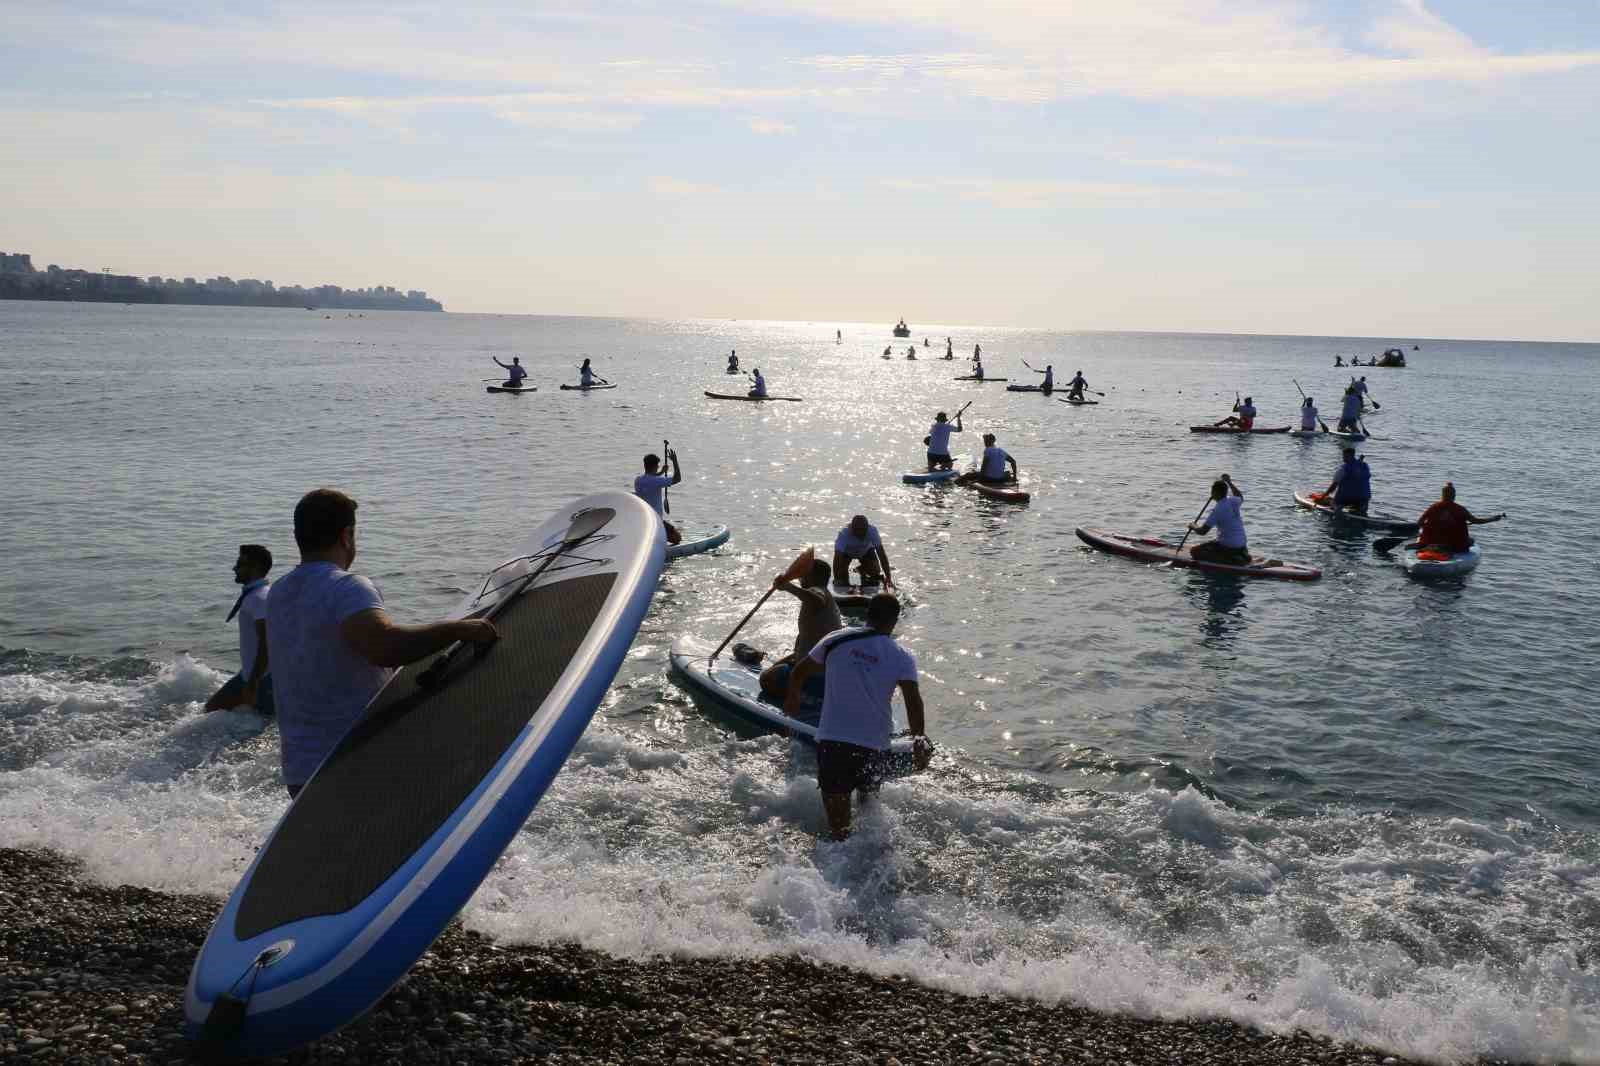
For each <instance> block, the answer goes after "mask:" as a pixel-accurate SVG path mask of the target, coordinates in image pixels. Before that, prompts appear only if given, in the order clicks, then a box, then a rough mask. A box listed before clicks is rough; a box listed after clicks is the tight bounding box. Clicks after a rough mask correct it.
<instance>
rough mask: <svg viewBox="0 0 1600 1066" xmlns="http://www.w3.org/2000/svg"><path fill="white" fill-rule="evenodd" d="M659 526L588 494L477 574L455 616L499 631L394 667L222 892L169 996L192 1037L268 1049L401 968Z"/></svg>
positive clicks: (336, 1017) (468, 883)
mask: <svg viewBox="0 0 1600 1066" xmlns="http://www.w3.org/2000/svg"><path fill="white" fill-rule="evenodd" d="M664 541H665V536H664V533H663V530H662V527H661V521H660V519H659V518H657V517H656V514H655V512H654V511H653V510H651V509H650V507H649V506H648V505H647V504H645V502H644V501H643V500H640V499H639V498H638V497H636V496H634V495H633V494H631V493H624V492H602V493H596V494H595V495H592V496H586V497H584V498H582V499H580V500H577V501H575V502H574V503H572V504H570V505H568V506H567V507H564V508H562V510H561V512H560V513H559V514H557V515H556V516H554V517H553V518H551V519H550V520H549V521H547V522H545V523H544V524H543V525H541V526H539V527H538V529H537V530H536V531H535V532H534V533H533V534H532V535H531V536H529V537H528V538H527V539H526V540H525V541H524V542H523V543H522V544H521V545H519V546H518V547H517V548H516V549H515V550H514V551H513V552H512V553H511V555H510V557H509V558H507V559H506V560H505V561H504V562H501V563H499V565H497V566H495V567H494V568H493V569H492V570H490V571H489V572H488V574H487V575H486V576H485V577H484V579H483V580H482V581H481V582H474V587H475V591H474V592H473V593H471V594H469V595H468V596H467V597H466V599H464V600H463V601H462V602H461V603H460V604H459V605H458V606H457V608H456V610H455V611H454V612H453V614H452V617H458V618H459V617H466V616H469V615H472V616H477V615H488V616H489V617H491V618H492V619H493V621H494V623H495V625H496V626H497V627H498V628H499V630H500V634H501V637H500V640H499V642H497V643H496V644H494V645H493V646H491V647H490V648H488V649H487V650H486V651H484V652H483V653H481V654H474V653H473V652H472V651H471V650H467V651H464V652H463V653H462V654H459V655H456V656H453V657H447V656H446V655H445V654H443V653H441V654H440V655H436V656H430V657H429V658H428V659H426V660H424V661H422V662H418V663H413V664H411V665H409V666H405V667H402V668H401V669H399V670H397V671H396V672H395V674H394V676H393V677H392V678H391V679H390V681H389V683H388V684H387V685H386V686H385V687H384V688H383V689H382V690H381V691H380V692H379V693H378V695H377V696H375V697H374V698H373V700H372V703H371V704H370V705H369V706H368V708H367V711H366V714H365V716H364V717H363V718H362V719H361V720H360V721H359V722H358V723H357V724H356V725H355V726H354V727H353V728H352V729H351V730H350V732H349V733H348V734H346V735H345V737H344V738H343V739H342V740H341V741H340V742H339V743H338V745H337V746H336V747H335V748H334V750H333V751H332V752H331V753H330V754H329V755H328V757H327V759H325V760H324V761H323V763H322V765H321V767H319V768H318V770H317V772H316V773H315V774H314V775H313V776H312V778H311V780H310V781H308V782H307V783H306V786H305V788H304V789H303V790H302V791H301V793H300V795H299V797H298V798H297V799H295V800H294V802H293V803H291V804H290V806H289V809H288V810H287V811H286V812H285V813H284V815H283V817H282V819H280V820H279V822H278V825H277V827H276V828H274V829H273V831H272V834H271V835H270V836H269V837H268V838H267V840H266V843H264V844H263V845H262V846H261V848H260V850H259V851H257V853H256V855H255V858H254V860H253V861H252V862H251V863H250V866H249V868H248V869H247V870H246V871H245V874H244V878H243V879H242V880H241V881H240V882H239V885H238V887H237V888H235V889H234V890H233V894H232V895H231V896H230V897H229V898H228V902H227V905H226V906H225V907H224V908H223V910H222V914H221V915H220V916H219V917H218V918H217V921H216V924H215V925H213V926H212V928H211V932H210V934H209V935H208V936H207V937H206V942H205V945H204V946H203V947H202V948H201V949H200V955H199V957H198V958H197V959H196V960H195V964H194V970H193V972H192V973H191V974H190V976H189V984H188V989H187V991H186V993H185V997H184V1012H185V1015H186V1018H187V1033H188V1035H189V1036H190V1037H191V1038H192V1039H195V1040H197V1041H198V1042H200V1044H201V1048H200V1049H199V1050H200V1051H201V1053H202V1054H205V1055H209V1056H215V1057H227V1058H237V1057H252V1058H254V1057H265V1056H271V1055H281V1054H283V1053H285V1052H287V1051H290V1050H292V1049H294V1048H296V1047H299V1046H301V1045H303V1044H306V1043H309V1042H310V1041H312V1040H316V1039H317V1038H319V1037H322V1036H325V1035H327V1034H329V1033H331V1032H333V1031H334V1030H336V1029H338V1028H339V1027H340V1026H342V1025H345V1024H346V1023H348V1022H350V1021H352V1020H354V1019H355V1018H357V1017H359V1016H360V1015H361V1014H362V1013H364V1012H365V1011H366V1010H367V1009H368V1008H370V1007H371V1006H372V1005H373V1004H374V1003H376V1002H377V1001H378V1000H379V999H380V998H381V997H382V996H383V994H384V993H385V992H386V991H387V990H388V989H389V988H390V986H392V985H393V984H394V983H395V982H396V981H398V980H399V979H400V978H401V977H402V976H404V974H405V972H406V970H407V969H409V968H410V967H411V965H412V963H414V962H416V960H417V958H418V957H419V956H421V954H422V953H423V952H424V951H426V950H427V949H428V946H429V945H430V944H432V943H433V941H434V939H435V938H436V937H437V936H438V935H439V933H440V932H441V931H442V930H443V929H444V927H445V925H446V924H447V923H448V922H449V921H450V919H451V918H453V917H454V916H455V915H456V913H457V912H458V911H460V909H461V908H462V906H463V905H464V904H465V903H466V902H467V900H468V899H469V898H470V897H471V896H472V893H473V892H474V891H475V890H476V889H477V887H478V885H479V884H480V883H481V882H482V881H483V879H484V877H485V876H486V875H487V874H488V872H489V870H490V868H491V867H492V866H493V865H494V864H495V861H496V860H497V859H499V857H500V855H501V853H502V852H503V851H504V850H505V848H506V846H507V845H508V844H509V843H510V842H511V840H512V838H513V837H514V836H516V834H517V832H518V831H519V830H520V829H521V827H522V824H523V822H525V821H526V820H527V818H528V815H529V813H530V812H531V811H532V810H533V808H534V805H535V804H537V803H538V802H539V799H540V797H541V796H543V795H544V792H545V789H546V788H547V787H548V786H549V784H550V782H551V780H552V779H553V778H554V777H555V776H556V773H557V772H558V771H559V770H560V769H561V766H562V764H563V763H564V762H565V761H566V759H567V756H568V755H569V754H570V753H571V751H572V748H573V745H574V744H576V743H577V741H578V738H579V736H580V735H582V733H583V731H584V729H585V727H587V726H588V724H589V719H590V718H591V717H592V716H593V714H594V711H595V708H596V707H597V706H598V705H599V703H600V701H601V699H603V698H604V696H605V693H606V690H607V688H608V687H609V686H610V684H611V680H612V678H613V677H614V676H615V674H616V672H617V669H618V667H620V666H621V665H622V662H623V658H624V656H625V655H626V654H627V651H628V646H629V645H630V644H631V643H632V642H633V638H634V635H635V634H636V633H637V632H638V629H639V623H640V622H641V621H642V620H643V618H644V614H645V610H646V609H647V608H648V607H649V605H650V597H651V594H652V593H653V592H654V590H655V588H656V584H657V581H658V579H659V578H660V575H661V568H662V565H663V563H664V561H665V560H664V548H665V545H664ZM441 661H443V663H444V665H443V666H442V667H440V665H439V664H440V663H441ZM430 671H431V672H430ZM424 673H429V676H430V677H432V678H433V683H432V684H426V685H425V684H424V683H422V682H420V681H419V677H421V675H423V674H424Z"/></svg>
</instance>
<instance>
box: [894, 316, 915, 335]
mask: <svg viewBox="0 0 1600 1066" xmlns="http://www.w3.org/2000/svg"><path fill="white" fill-rule="evenodd" d="M894 335H895V336H896V337H909V336H911V327H910V326H908V325H906V320H905V319H903V318H902V319H901V320H900V324H899V325H898V326H896V327H894Z"/></svg>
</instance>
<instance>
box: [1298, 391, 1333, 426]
mask: <svg viewBox="0 0 1600 1066" xmlns="http://www.w3.org/2000/svg"><path fill="white" fill-rule="evenodd" d="M1318 426H1322V432H1324V433H1326V432H1328V427H1327V426H1326V425H1324V424H1323V421H1322V419H1321V417H1320V416H1319V415H1318V414H1317V405H1316V403H1315V402H1314V401H1313V400H1312V399H1311V397H1309V396H1307V397H1306V402H1305V403H1303V404H1301V405H1300V429H1301V430H1302V431H1304V432H1307V433H1309V432H1310V431H1311V430H1314V429H1316V428H1317V427H1318Z"/></svg>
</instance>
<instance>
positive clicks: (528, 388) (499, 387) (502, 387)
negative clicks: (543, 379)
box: [483, 385, 539, 393]
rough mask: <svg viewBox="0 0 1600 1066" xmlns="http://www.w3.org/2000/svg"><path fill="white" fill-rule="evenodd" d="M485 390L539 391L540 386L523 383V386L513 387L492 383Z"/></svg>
mask: <svg viewBox="0 0 1600 1066" xmlns="http://www.w3.org/2000/svg"><path fill="white" fill-rule="evenodd" d="M483 391H484V392H510V393H519V392H538V391H539V386H537V385H522V386H520V387H518V388H512V387H511V386H510V385H490V386H489V387H488V388H486V389H484V390H483Z"/></svg>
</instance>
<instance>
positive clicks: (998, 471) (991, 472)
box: [982, 444, 1011, 481]
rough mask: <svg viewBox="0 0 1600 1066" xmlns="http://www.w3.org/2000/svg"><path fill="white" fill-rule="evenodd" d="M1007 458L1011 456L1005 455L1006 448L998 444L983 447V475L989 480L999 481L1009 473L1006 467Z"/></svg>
mask: <svg viewBox="0 0 1600 1066" xmlns="http://www.w3.org/2000/svg"><path fill="white" fill-rule="evenodd" d="M1009 458H1011V456H1009V455H1007V454H1006V450H1005V449H1004V448H1002V447H1000V445H998V444H995V445H992V446H990V447H988V448H985V449H984V450H983V467H982V474H983V476H984V477H985V478H986V479H987V480H989V481H999V480H1000V479H1001V478H1004V477H1005V476H1006V475H1007V474H1008V473H1009V471H1008V470H1007V469H1006V460H1007V459H1009Z"/></svg>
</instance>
